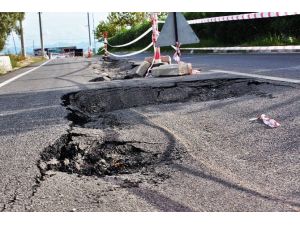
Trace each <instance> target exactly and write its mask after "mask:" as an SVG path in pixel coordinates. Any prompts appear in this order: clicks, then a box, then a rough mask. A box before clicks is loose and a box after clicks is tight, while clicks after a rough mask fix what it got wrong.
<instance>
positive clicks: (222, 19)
mask: <svg viewBox="0 0 300 225" xmlns="http://www.w3.org/2000/svg"><path fill="white" fill-rule="evenodd" d="M294 15H300V12H256V13H246V14H239V15H230V16H218V17H210V18H202V19H195V20H189V21H188V23H189V24H200V23H216V22H225V21H233V20H252V19H263V18H271V17H282V16H294ZM158 23H165V21H161V20H160V21H158Z"/></svg>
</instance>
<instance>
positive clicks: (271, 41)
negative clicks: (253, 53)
mask: <svg viewBox="0 0 300 225" xmlns="http://www.w3.org/2000/svg"><path fill="white" fill-rule="evenodd" d="M299 44H300V38H296V37H291V36H285V35H269V36H266V37H259V38H256V39H254V40H252V41H248V42H245V43H244V44H242V45H241V46H272V45H279V46H282V45H299Z"/></svg>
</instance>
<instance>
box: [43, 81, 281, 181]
mask: <svg viewBox="0 0 300 225" xmlns="http://www.w3.org/2000/svg"><path fill="white" fill-rule="evenodd" d="M276 87H277V86H276V85H275V84H272V83H268V82H262V81H257V80H254V79H242V78H235V79H211V80H201V81H193V82H184V81H178V82H173V83H170V84H164V85H156V86H155V85H154V86H149V85H148V86H146V85H145V86H135V87H134V86H128V87H115V88H106V89H92V90H82V91H79V92H74V93H69V94H66V95H64V96H63V97H62V102H63V105H64V106H66V107H67V109H68V110H69V111H70V113H69V114H68V119H69V120H71V121H72V125H71V128H70V130H69V132H68V134H66V135H63V136H61V138H59V139H58V140H57V141H56V142H55V143H54V144H52V145H50V146H48V147H47V148H45V149H44V151H43V152H42V153H41V159H40V161H39V163H38V167H39V169H40V171H41V173H42V174H44V173H45V172H46V171H47V170H58V171H62V172H68V173H77V174H81V175H95V176H106V175H116V174H128V173H135V172H141V171H143V170H147V169H148V168H153V166H155V165H157V164H158V163H164V162H167V163H171V162H172V160H176V159H177V158H176V159H174V158H172V157H169V158H164V157H163V155H164V154H163V151H160V152H159V151H156V149H158V147H159V146H158V145H156V146H151V147H152V148H151V147H150V148H147V149H144V148H143V147H141V146H139V145H137V142H135V141H134V140H131V141H120V140H119V139H118V138H117V136H118V135H116V138H110V139H108V140H107V139H105V138H99V137H97V136H89V135H87V134H86V133H80V132H79V133H78V132H73V129H74V127H79V128H80V129H88V128H89V127H88V126H87V125H88V124H90V123H93V122H95V121H96V123H95V124H97V125H96V126H95V127H93V129H99V130H103V132H105V130H106V129H107V128H109V129H112V130H113V129H114V128H115V127H118V126H120V124H119V121H117V119H116V118H114V117H111V115H110V112H112V111H115V110H121V109H126V108H132V107H139V106H146V105H155V104H168V103H176V102H187V101H211V100H220V99H226V98H233V97H235V98H236V97H240V96H243V95H256V96H258V97H269V98H271V97H273V96H272V94H270V93H268V91H269V92H271V93H272V92H273V91H274V89H276ZM278 87H279V86H278ZM99 121H100V122H99ZM114 132H117V131H114ZM104 136H105V135H104ZM154 141H155V140H154ZM149 149H150V150H149ZM176 154H177V153H176Z"/></svg>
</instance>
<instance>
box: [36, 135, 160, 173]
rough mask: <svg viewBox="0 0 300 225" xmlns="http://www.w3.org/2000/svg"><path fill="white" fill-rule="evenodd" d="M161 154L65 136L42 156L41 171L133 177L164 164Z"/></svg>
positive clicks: (135, 145) (128, 145)
mask: <svg viewBox="0 0 300 225" xmlns="http://www.w3.org/2000/svg"><path fill="white" fill-rule="evenodd" d="M162 160H163V159H162V158H161V154H160V152H158V151H155V150H153V151H151V150H147V149H144V148H142V147H141V143H138V142H136V143H135V142H126V141H118V140H103V139H102V138H99V137H97V136H95V137H93V136H89V137H87V136H85V135H80V134H74V133H70V134H69V135H63V136H62V137H61V138H59V139H58V140H57V141H56V142H55V143H54V144H53V145H51V146H49V147H47V148H46V149H45V150H44V151H43V152H42V153H41V160H40V162H39V168H40V170H41V172H42V173H43V174H44V173H45V172H46V171H47V170H57V171H62V172H68V173H77V174H81V175H87V176H91V175H95V176H105V175H116V174H129V173H135V172H138V171H142V170H146V169H147V168H148V167H149V166H153V165H155V164H157V163H158V162H160V161H162Z"/></svg>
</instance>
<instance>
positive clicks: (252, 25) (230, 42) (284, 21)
mask: <svg viewBox="0 0 300 225" xmlns="http://www.w3.org/2000/svg"><path fill="white" fill-rule="evenodd" d="M243 13H246V12H186V13H183V14H184V16H185V18H186V19H187V20H193V19H201V18H209V17H217V16H225V15H236V14H243ZM159 17H161V18H160V19H164V18H165V17H166V13H162V14H161V15H160V16H159ZM299 24H300V16H298V15H297V16H287V17H277V18H275V17H274V18H265V19H256V20H241V21H230V22H225V21H224V22H217V23H207V24H193V25H192V28H193V30H194V31H195V33H196V34H197V35H198V37H199V38H200V43H199V44H193V45H185V46H183V47H190V46H193V47H194V46H195V47H221V46H225V47H226V46H237V45H239V46H251V45H253V46H254V45H295V44H300V26H299ZM150 26H151V24H150V21H149V20H148V19H144V22H143V23H142V24H138V25H136V26H133V27H131V29H129V30H126V29H124V28H123V29H121V30H119V31H117V30H116V32H115V33H114V34H115V35H109V36H110V38H109V43H110V44H111V45H118V44H124V43H127V42H130V41H132V40H133V39H135V38H137V37H138V36H139V35H141V34H142V33H143V32H145V31H146V30H147V29H148V28H149V27H150ZM161 27H162V24H159V30H161ZM112 36H113V37H112ZM150 41H151V33H150V34H149V35H146V36H145V37H144V38H142V39H141V40H139V41H138V42H137V43H135V44H133V45H131V46H128V47H126V48H122V49H117V50H118V51H119V50H132V49H141V48H143V47H145V46H146V45H148V44H149V43H150ZM164 49H167V50H170V49H169V48H164ZM113 50H116V49H110V51H113Z"/></svg>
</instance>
